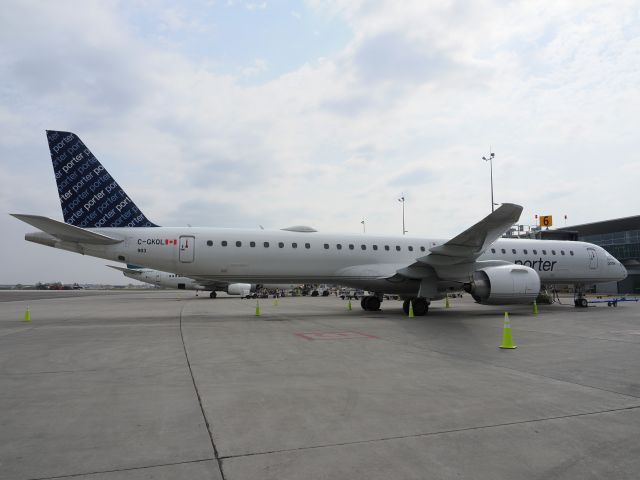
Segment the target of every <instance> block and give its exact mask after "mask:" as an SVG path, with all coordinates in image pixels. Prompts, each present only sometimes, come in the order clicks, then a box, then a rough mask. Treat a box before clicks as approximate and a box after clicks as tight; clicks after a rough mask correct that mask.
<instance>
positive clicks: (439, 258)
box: [418, 203, 522, 266]
mask: <svg viewBox="0 0 640 480" xmlns="http://www.w3.org/2000/svg"><path fill="white" fill-rule="evenodd" d="M521 213H522V207H521V206H520V205H515V204H513V203H503V204H502V206H501V207H500V208H498V209H497V210H496V211H495V212H492V213H491V214H490V215H487V216H486V217H485V218H484V219H482V220H480V221H479V222H478V223H476V224H475V225H474V226H472V227H470V228H468V229H466V230H465V231H464V232H462V233H461V234H460V235H458V236H456V237H454V238H452V239H451V240H449V241H448V242H446V243H444V244H442V245H438V246H436V247H432V248H430V249H429V252H430V253H429V254H428V255H425V256H424V257H420V258H418V262H420V263H424V264H427V265H433V266H439V265H453V264H456V263H468V262H473V261H475V260H476V259H477V258H478V257H479V256H480V255H482V254H483V253H484V251H485V250H486V249H487V248H488V247H489V245H491V244H492V243H493V242H495V241H496V240H497V239H498V238H500V237H501V236H502V235H503V234H504V233H505V232H506V231H507V230H509V228H510V227H511V225H513V224H514V223H516V222H517V221H518V219H519V218H520V214H521Z"/></svg>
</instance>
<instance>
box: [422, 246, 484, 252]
mask: <svg viewBox="0 0 640 480" xmlns="http://www.w3.org/2000/svg"><path fill="white" fill-rule="evenodd" d="M426 250H427V249H426V248H424V247H420V251H421V252H425V251H426ZM493 253H496V252H495V251H494V252H493Z"/></svg>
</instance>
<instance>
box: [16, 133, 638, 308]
mask: <svg viewBox="0 0 640 480" xmlns="http://www.w3.org/2000/svg"><path fill="white" fill-rule="evenodd" d="M47 138H48V141H49V149H50V151H51V158H52V161H53V168H54V172H55V177H56V181H57V184H58V193H59V196H60V202H61V205H62V213H63V217H64V220H65V223H63V222H60V221H57V220H53V219H50V218H47V217H42V216H37V215H19V214H14V217H16V218H18V219H20V220H22V221H24V222H26V223H28V224H30V225H32V226H34V227H36V228H38V229H40V230H42V231H41V232H36V233H28V234H27V235H26V236H25V238H26V240H29V241H31V242H35V243H40V244H43V245H47V246H51V247H55V248H60V249H64V250H69V251H72V252H77V253H81V254H83V255H91V256H94V257H99V258H104V259H107V260H115V261H119V262H124V263H132V264H135V265H140V266H143V267H147V268H153V269H157V270H162V271H167V272H173V273H176V274H178V275H181V276H187V277H190V278H193V279H195V280H202V281H215V282H226V283H234V282H250V283H262V284H264V283H330V284H338V285H345V286H349V287H355V288H361V289H363V290H368V291H370V292H375V294H374V295H370V296H367V297H365V298H364V299H363V300H362V303H361V304H362V307H363V308H364V309H365V310H369V311H373V310H378V309H379V308H380V303H381V302H382V299H383V294H385V293H387V294H397V295H400V296H401V297H402V298H403V299H404V300H405V302H404V305H403V309H404V311H405V312H407V311H408V309H409V301H413V310H414V314H416V315H424V314H425V313H427V310H428V307H429V303H430V302H431V301H432V300H437V299H441V298H443V297H444V295H445V294H446V292H448V291H452V290H465V291H467V292H469V293H470V294H471V295H472V296H473V298H474V299H475V300H476V301H478V302H479V303H483V304H512V303H530V302H532V301H533V300H534V299H535V298H536V296H537V295H538V293H539V291H540V286H541V283H542V284H560V283H562V284H565V283H570V284H574V285H575V286H576V288H577V291H578V296H577V298H576V306H586V304H587V302H586V299H585V298H584V297H583V295H582V292H583V289H584V286H585V285H589V284H593V283H596V282H611V281H616V280H622V279H624V278H625V277H626V275H627V272H626V270H625V268H624V267H623V266H622V265H621V264H620V263H619V262H618V261H617V260H616V259H615V258H613V257H612V256H611V255H609V253H607V252H606V251H605V250H604V249H602V248H600V247H598V246H596V245H592V244H589V243H584V242H568V241H551V240H519V239H502V238H500V237H501V236H502V235H503V234H504V232H506V231H507V230H508V229H509V227H510V226H511V225H513V224H514V223H515V222H517V221H518V219H519V217H520V214H521V212H522V207H521V206H519V205H514V204H509V203H505V204H502V206H500V207H499V208H498V209H496V211H495V212H493V213H491V214H490V215H488V216H487V217H485V218H484V219H483V220H481V221H479V222H478V223H476V224H475V225H473V226H472V227H470V228H468V229H467V230H465V231H464V232H462V233H461V234H459V235H457V236H455V237H454V238H451V239H433V238H411V237H408V236H371V235H352V234H324V233H318V232H307V231H304V230H303V231H297V230H296V229H293V231H292V230H276V231H268V230H241V229H227V228H205V227H198V228H195V227H188V228H185V227H159V226H157V225H155V224H153V223H152V222H150V221H149V220H148V219H147V217H146V216H145V215H144V214H143V213H142V212H141V211H140V210H139V209H138V207H137V206H136V205H135V204H134V203H133V201H132V200H131V199H130V197H129V196H127V194H126V193H125V192H124V191H123V190H122V189H121V188H120V186H119V185H118V183H117V182H116V181H115V180H114V179H113V178H112V177H111V175H109V173H108V172H107V171H106V170H105V169H104V167H103V166H102V165H101V164H100V162H99V161H98V160H97V158H96V157H95V156H94V155H93V154H92V153H91V152H90V151H89V149H88V148H87V147H86V146H85V145H84V143H83V142H82V141H81V140H80V139H79V138H78V137H77V136H76V135H75V134H73V133H69V132H59V131H48V132H47Z"/></svg>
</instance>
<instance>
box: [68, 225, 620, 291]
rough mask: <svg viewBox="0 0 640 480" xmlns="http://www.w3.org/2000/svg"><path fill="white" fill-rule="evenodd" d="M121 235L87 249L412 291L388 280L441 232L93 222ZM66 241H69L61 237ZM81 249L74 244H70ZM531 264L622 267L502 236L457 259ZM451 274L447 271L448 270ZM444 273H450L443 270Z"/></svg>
mask: <svg viewBox="0 0 640 480" xmlns="http://www.w3.org/2000/svg"><path fill="white" fill-rule="evenodd" d="M90 230H91V231H95V232H99V233H103V234H105V235H109V236H110V237H116V238H121V239H123V242H121V243H119V244H115V245H107V246H102V245H95V246H92V245H85V246H84V249H83V252H82V253H85V254H89V255H93V256H97V257H101V258H105V259H108V260H116V261H120V262H128V263H134V264H136V265H141V266H144V267H148V268H154V269H158V270H163V271H168V272H174V273H175V274H178V275H181V276H185V277H199V276H202V277H207V278H210V279H215V280H219V281H223V282H250V283H304V282H307V283H339V284H342V285H347V286H351V285H353V286H358V287H363V288H367V289H370V290H372V291H384V292H389V293H392V292H393V293H400V294H415V293H416V291H417V284H418V282H416V281H412V280H411V279H408V280H406V281H401V282H397V283H394V282H390V281H388V280H387V279H385V277H389V276H391V275H392V274H393V273H394V272H395V271H396V270H397V269H398V268H401V267H403V266H406V265H409V264H411V263H413V262H415V261H416V259H418V258H420V257H425V256H427V255H428V254H429V249H430V248H432V247H435V246H437V245H441V244H443V243H444V242H445V240H442V239H426V238H413V237H393V236H369V235H353V234H350V235H340V234H321V233H298V232H288V231H281V230H276V231H268V230H244V229H222V228H193V227H192V228H179V227H157V228H108V229H90ZM59 247H60V248H65V246H64V245H59ZM69 247H70V248H68V249H71V250H73V251H77V250H76V247H75V246H74V245H73V244H70V245H69ZM496 261H497V262H509V263H515V264H521V265H525V266H528V267H530V268H532V269H533V270H535V271H536V272H537V273H538V275H539V276H540V279H541V282H542V283H543V284H560V283H578V284H589V283H596V282H608V281H614V280H619V279H620V278H621V277H622V278H623V277H624V275H625V274H626V273H624V272H625V270H624V267H622V265H621V264H620V263H619V262H618V261H617V260H615V259H614V258H613V257H612V256H611V255H609V254H608V253H607V252H606V251H605V250H604V249H602V248H601V247H598V246H596V245H593V244H589V243H585V242H569V241H553V240H530V239H499V240H497V241H496V242H494V244H493V245H492V246H491V247H489V248H488V249H487V250H486V251H485V252H484V253H483V254H482V255H481V256H480V257H479V258H478V259H477V260H476V262H475V263H474V262H471V263H467V264H463V265H460V266H458V269H457V270H456V274H457V275H459V273H460V270H464V269H465V268H466V269H467V270H468V274H471V273H472V272H473V270H475V269H476V268H477V264H478V263H482V262H489V263H491V262H496ZM444 277H446V275H445V276H444ZM439 280H446V278H443V277H442V276H440V278H439Z"/></svg>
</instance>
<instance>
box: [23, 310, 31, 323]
mask: <svg viewBox="0 0 640 480" xmlns="http://www.w3.org/2000/svg"><path fill="white" fill-rule="evenodd" d="M24 321H25V322H30V321H31V310H29V307H27V309H26V310H25V311H24Z"/></svg>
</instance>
